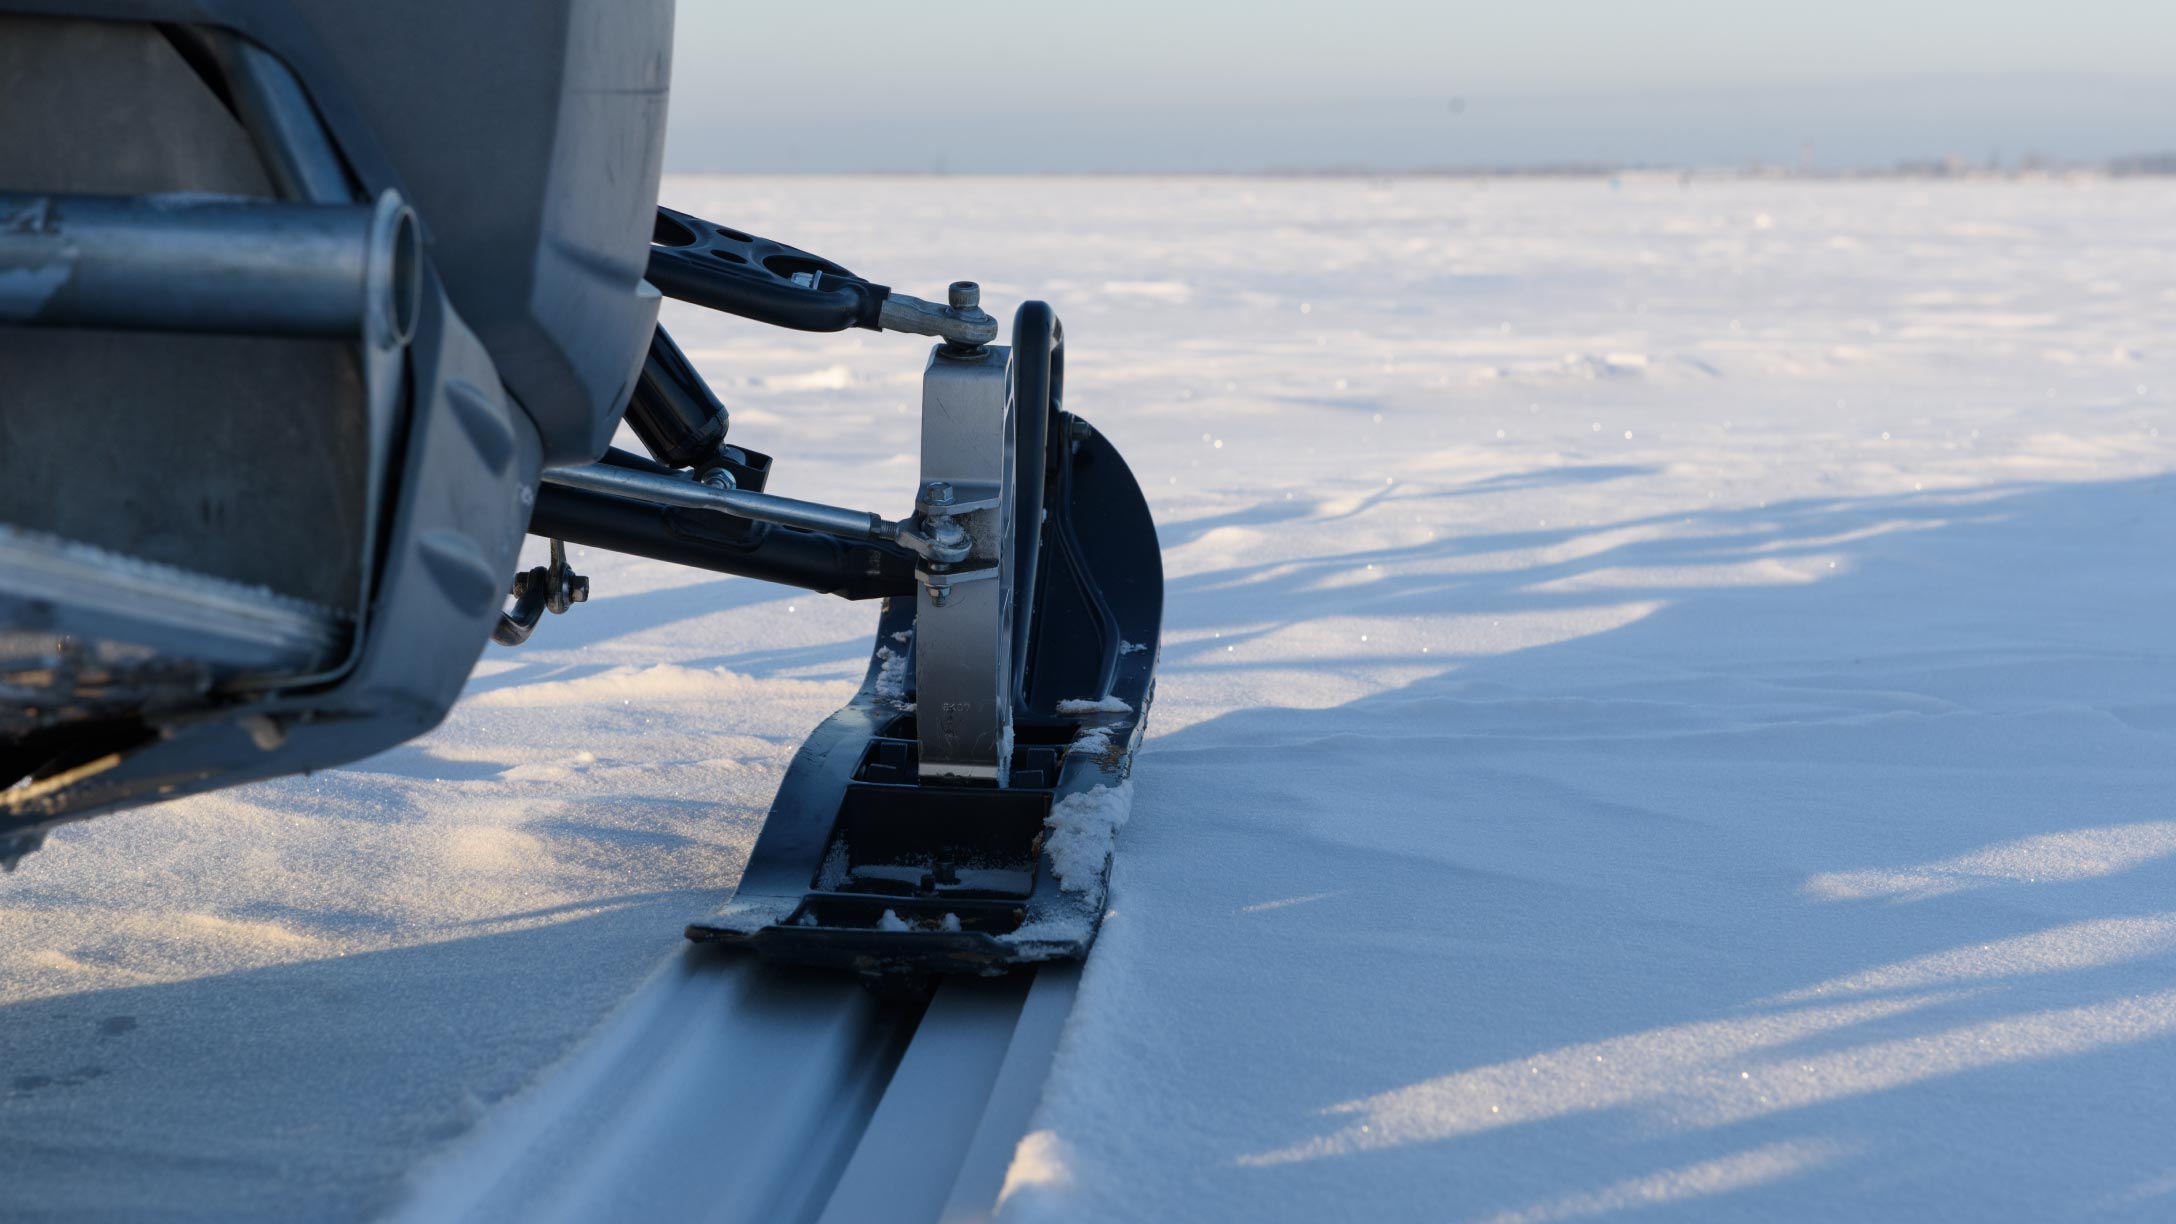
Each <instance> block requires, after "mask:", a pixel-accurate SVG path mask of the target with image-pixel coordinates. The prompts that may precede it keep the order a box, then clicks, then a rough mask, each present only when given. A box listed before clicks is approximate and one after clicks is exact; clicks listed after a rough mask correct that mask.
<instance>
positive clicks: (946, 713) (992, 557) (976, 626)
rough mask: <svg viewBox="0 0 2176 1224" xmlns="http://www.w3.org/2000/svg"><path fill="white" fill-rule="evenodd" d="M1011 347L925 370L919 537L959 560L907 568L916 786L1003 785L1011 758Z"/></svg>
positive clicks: (954, 355) (945, 350) (946, 357)
mask: <svg viewBox="0 0 2176 1224" xmlns="http://www.w3.org/2000/svg"><path fill="white" fill-rule="evenodd" d="M1010 354H1011V350H1010V349H1007V348H1005V347H1003V346H1001V345H986V346H982V347H979V348H972V349H969V348H964V347H962V346H958V345H950V344H940V345H937V346H935V347H934V348H933V349H932V350H931V352H930V355H929V364H928V366H927V367H926V368H925V369H924V370H923V373H922V467H921V474H922V478H921V492H920V494H919V496H918V497H917V498H916V501H915V511H916V515H917V520H918V522H919V524H920V534H921V535H923V536H924V537H925V538H929V539H932V540H941V539H946V538H948V537H950V538H952V539H957V538H958V536H959V535H960V534H962V533H964V535H965V541H964V542H965V546H966V557H965V558H964V559H962V560H958V561H942V560H936V559H933V558H930V557H925V558H924V559H923V561H922V563H921V564H920V565H919V566H918V567H917V568H916V570H915V578H916V580H917V583H918V585H919V588H920V589H919V592H918V593H917V595H916V597H915V599H916V603H915V615H914V638H915V649H914V659H915V663H914V685H915V692H916V698H915V706H916V715H917V719H916V725H917V727H918V728H919V734H918V738H919V739H920V758H919V759H920V765H919V776H920V777H921V780H922V781H924V782H956V783H981V784H984V785H988V784H992V783H994V784H996V785H998V786H1003V785H1005V783H1006V781H1007V778H1006V773H1007V768H1008V765H1009V763H1010V761H1011V759H1012V746H1013V735H1012V707H1013V678H1012V662H1013V589H1012V585H1013V572H1012V571H1013V567H1012V564H1011V562H1012V557H1011V552H1012V548H1013V514H1014V510H1013V501H1014V488H1013V480H1014V461H1013V447H1014V423H1013V418H1012V401H1011V396H1010V395H1009V394H1008V393H1007V388H1008V379H1007V370H1008V364H1009V361H1008V359H1009V357H1010Z"/></svg>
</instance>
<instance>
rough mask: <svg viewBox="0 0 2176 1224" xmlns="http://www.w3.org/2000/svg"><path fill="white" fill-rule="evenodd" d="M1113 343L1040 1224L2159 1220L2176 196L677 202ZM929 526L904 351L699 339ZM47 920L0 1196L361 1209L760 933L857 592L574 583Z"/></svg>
mask: <svg viewBox="0 0 2176 1224" xmlns="http://www.w3.org/2000/svg"><path fill="white" fill-rule="evenodd" d="M666 199H667V202H668V203H671V204H673V205H675V206H677V207H680V208H684V209H688V210H691V211H694V212H698V213H701V214H704V215H709V216H715V217H717V218H719V219H721V220H726V221H729V222H730V223H732V224H734V225H737V226H741V227H744V228H747V229H751V230H754V231H756V232H759V233H765V234H770V235H772V236H775V237H778V238H781V239H784V240H786V241H789V242H793V243H795V244H797V245H800V246H803V247H807V248H809V249H812V250H816V251H820V252H822V253H823V254H825V255H827V256H830V257H832V258H834V259H837V260H839V261H840V262H842V263H845V264H846V265H847V266H849V267H852V268H854V269H856V270H857V271H861V272H863V273H865V274H867V275H869V276H871V277H873V278H875V279H878V280H882V281H884V282H886V283H889V284H893V285H897V286H899V287H901V288H902V289H905V290H907V291H909V292H919V293H922V294H924V295H925V296H934V295H935V294H936V293H937V292H938V291H939V290H940V289H941V287H942V285H943V284H944V283H945V282H946V281H949V280H952V279H955V278H958V277H963V276H969V277H975V278H977V279H979V280H981V282H982V284H983V295H984V301H985V303H986V304H991V305H993V306H996V307H998V308H999V309H1000V310H1002V311H1004V312H1006V313H1009V310H1010V307H1011V305H1012V304H1013V303H1016V302H1018V301H1019V300H1021V299H1022V298H1024V297H1027V296H1031V295H1033V296H1041V297H1045V298H1048V299H1049V300H1051V301H1052V302H1053V303H1055V304H1056V305H1057V307H1058V308H1059V311H1060V313H1061V314H1062V315H1063V317H1064V318H1065V321H1066V328H1067V340H1068V364H1067V375H1068V381H1067V388H1066V390H1067V407H1069V408H1071V409H1073V410H1075V411H1077V412H1080V413H1082V414H1083V415H1085V416H1087V417H1089V418H1090V419H1092V420H1094V421H1095V422H1096V423H1097V424H1098V425H1099V426H1100V427H1101V428H1103V429H1104V430H1105V431H1106V432H1107V433H1109V434H1110V435H1111V436H1112V437H1113V439H1114V440H1115V441H1116V442H1117V444H1118V445H1119V447H1120V448H1121V449H1122V450H1123V451H1124V452H1125V454H1126V455H1127V457H1128V459H1129V461H1130V462H1131V463H1132V465H1133V467H1134V470H1135V472H1136V473H1137V474H1138V475H1139V476H1140V477H1141V480H1142V483H1143V485H1144V487H1145V488H1146V489H1147V491H1148V494H1149V497H1150V500H1151V502H1152V504H1153V507H1154V509H1155V511H1156V514H1157V517H1158V520H1159V522H1160V524H1161V525H1162V532H1163V542H1164V547H1165V556H1164V564H1165V570H1166V574H1167V578H1168V581H1169V603H1168V609H1167V616H1166V624H1165V636H1164V643H1163V668H1162V672H1161V678H1160V682H1159V699H1158V703H1157V705H1156V707H1155V709H1154V711H1153V712H1152V715H1151V719H1150V737H1149V740H1148V743H1147V745H1146V747H1145V748H1144V749H1143V750H1142V752H1141V754H1140V756H1139V758H1138V760H1137V762H1136V775H1135V784H1134V794H1133V803H1132V813H1131V820H1130V822H1129V823H1128V824H1127V825H1126V826H1125V828H1124V830H1123V832H1122V833H1121V835H1120V837H1119V854H1118V863H1117V866H1116V869H1115V873H1114V878H1113V886H1112V894H1111V909H1112V913H1111V915H1110V917H1109V918H1108V919H1107V921H1106V923H1105V926H1104V935H1103V939H1102V942H1101V943H1100V944H1099V945H1098V948H1097V952H1096V955H1095V958H1094V959H1093V961H1092V962H1091V963H1090V966H1089V968H1088V972H1087V974H1086V977H1085V980H1084V983H1083V986H1082V990H1081V994H1080V1000H1079V1005H1078V1007H1077V1009H1076V1011H1075V1013H1074V1017H1073V1019H1072V1021H1071V1024H1070V1027H1069V1029H1068V1032H1067V1036H1066V1039H1065V1043H1064V1046H1063V1048H1062V1049H1061V1051H1060V1054H1059V1057H1058V1061H1057V1065H1056V1067H1055V1070H1054V1072H1053V1075H1052V1079H1051V1083H1050V1088H1049V1092H1048V1094H1047V1096H1046V1098H1045V1100H1044V1103H1043V1106H1042V1109H1041V1110H1040V1112H1039V1114H1038V1116H1037V1118H1036V1122H1035V1133H1034V1134H1033V1135H1032V1136H1031V1137H1030V1139H1029V1140H1028V1142H1026V1143H1025V1144H1024V1145H1023V1147H1022V1150H1021V1157H1020V1159H1019V1160H1018V1161H1017V1162H1016V1164H1015V1167H1014V1169H1013V1173H1012V1176H1011V1177H1010V1178H1009V1179H1008V1188H1009V1189H1008V1194H1009V1198H1008V1201H1007V1204H1006V1210H1007V1212H1008V1213H1009V1214H1010V1215H1011V1216H1013V1217H1015V1218H1017V1219H1019V1220H1046V1219H1054V1220H1073V1219H1083V1220H1104V1219H1108V1220H1145V1219H1182V1218H1183V1219H1217V1220H1222V1219H1228V1220H1256V1219H1268V1218H1274V1219H1416V1220H1423V1219H1424V1220H1479V1221H1488V1220H1496V1221H1545V1220H1569V1219H1590V1218H1597V1217H1607V1216H1610V1215H1613V1214H1617V1213H1630V1212H1635V1211H1636V1212H1642V1213H1645V1215H1646V1216H1647V1217H1654V1216H1657V1215H1661V1216H1684V1217H1697V1218H1702V1219H1706V1218H1716V1217H1732V1216H1740V1217H1747V1218H1760V1219H1777V1218H1783V1219H1807V1220H1814V1219H1836V1218H1870V1217H1871V1218H1895V1219H1917V1218H1933V1217H1944V1216H1948V1217H1955V1218H1961V1219H1990V1218H2013V1219H2046V1218H2051V1217H2068V1216H2080V1215H2093V1216H2096V1217H2099V1216H2105V1217H2108V1218H2123V1217H2126V1216H2128V1217H2132V1218H2141V1219H2157V1218H2166V1217H2167V1216H2169V1215H2170V1214H2172V1213H2176V1149H2172V1148H2171V1146H2170V1144H2169V1141H2168V1136H2169V1135H2171V1134H2176V1092H2171V1091H2170V1085H2172V1084H2176V809H2172V807H2171V804H2172V803H2176V798H2172V796H2176V652H2172V648H2171V645H2170V630H2171V625H2172V623H2176V476H2171V474H2170V473H2171V472H2172V470H2176V410H2172V408H2171V403H2172V399H2176V394H2172V393H2176V288H2172V286H2176V186H2172V185H2169V184H2161V183H2125V184H2111V183H2097V182H2096V183H2081V184H2054V183H2022V184H1999V183H1969V184H1920V183H1878V184H1863V185H1854V184H1809V183H1795V182H1772V183H1723V182H1703V181H1696V182H1693V183H1691V184H1689V185H1682V184H1680V183H1679V182H1678V181H1676V180H1675V179H1656V180H1646V181H1643V180H1627V181H1625V182H1624V183H1622V184H1621V185H1619V186H1615V187H1613V186H1612V185H1611V184H1610V183H1608V182H1606V181H1602V180H1579V181H1560V182H1531V183H1529V182H1517V183H1514V182H1485V183H1472V182H1439V181H1424V180H1410V181H1395V182H1368V181H1360V180H1350V181H1346V180H1339V181H1322V180H1305V179H1293V180H1236V179H1221V180H1181V181H1166V180H1156V179H1113V180H1096V179H1075V180H1048V181H1017V180H1016V181H1004V180H975V179H923V180H916V179H896V178H893V179H872V180H836V179H833V180H822V179H818V180H757V181H746V180H728V179H708V178H702V179H696V178H690V179H676V180H671V181H669V182H668V184H667V189H666ZM666 319H667V322H668V324H669V325H670V326H672V327H673V329H674V333H675V335H676V337H677V338H678V339H679V341H680V343H681V345H682V346H683V347H684V348H685V349H686V350H687V351H688V352H689V354H690V356H691V357H693V358H694V360H695V361H696V363H697V364H698V365H699V366H700V367H701V368H702V369H703V371H704V372H705V374H706V375H708V376H709V377H710V378H711V379H712V380H713V383H714V385H715V386H716V388H717V390H718V391H719V393H720V395H721V397H722V398H723V399H724V400H725V401H726V402H727V403H728V404H729V405H730V406H731V407H732V408H733V410H734V425H733V436H734V438H735V439H736V440H737V441H741V442H743V443H745V444H747V445H750V446H754V447H756V448H758V449H762V450H766V451H770V452H772V453H774V454H776V455H777V456H778V457H779V460H778V473H779V474H778V476H777V478H776V480H775V481H774V484H773V488H774V489H776V490H777V491H779V492H783V493H787V494H791V495H794V496H800V497H809V498H816V499H823V500H836V501H840V502H846V503H850V504H855V505H865V506H868V507H870V508H873V509H878V510H882V511H885V512H887V513H889V514H896V513H899V512H902V511H904V510H905V509H906V507H907V504H908V501H909V497H910V490H911V486H912V480H913V476H914V460H913V454H914V450H915V445H916V432H915V431H916V420H915V416H914V405H915V404H916V403H917V400H918V390H917V385H916V383H917V378H918V373H919V368H920V363H921V353H922V345H921V344H920V343H919V342H917V341H914V340H911V339H906V338H898V337H888V336H876V335H871V334H866V333H854V334H852V335H849V336H835V337H823V336H806V335H800V334H791V333H784V332H773V331H766V330H763V329H760V328H757V327H755V326H753V325H748V324H743V323H740V322H738V321H734V320H729V319H723V318H711V317H703V316H702V315H700V313H699V312H696V311H693V310H691V309H688V308H684V307H679V306H670V305H669V306H668V308H667V314H666ZM573 553H574V560H575V563H576V565H577V567H578V568H580V569H582V570H583V572H585V573H588V574H591V575H592V577H593V583H594V590H595V597H594V598H593V601H592V602H590V603H589V604H586V605H583V606H580V607H577V608H576V609H575V610H574V611H573V613H572V614H570V615H568V616H565V617H559V618H551V619H549V620H547V622H546V623H545V624H544V625H543V626H542V627H541V628H540V629H539V630H538V631H537V634H536V637H535V638H534V639H533V640H532V641H531V643H530V644H529V645H528V646H525V647H522V648H520V649H518V650H500V649H497V648H493V649H492V650H490V651H489V652H487V654H486V656H485V660H484V662H483V664H482V665H481V666H480V667H479V669H478V671H477V674H476V676H475V678H474V679H473V680H472V682H471V684H470V689H469V691H470V696H469V698H468V700H467V701H465V702H464V703H463V705H462V706H461V707H460V708H458V709H457V710H456V711H455V712H454V714H453V716H452V717H451V719H449V721H448V722H447V724H446V725H445V726H444V727H443V728H441V729H440V730H439V731H438V732H436V733H434V734H433V735H431V736H429V737H427V738H425V739H424V740H421V741H419V742H417V743H415V744H412V745H408V746H406V747H403V748H401V749H398V750H396V751H394V752H391V753H388V754H386V755H385V756H382V757H379V758H377V759H375V760H372V761H368V762H364V763H362V764H359V765H357V766H355V767H352V768H350V769H346V770H339V771H334V772H330V773H325V774H320V775H317V776H315V777H310V778H297V779H290V780H286V781H280V782H274V783H270V784H266V785H261V786H254V787H249V788H246V789H243V790H240V791H235V792H230V793H227V794H223V795H213V796H207V797H203V798H197V799H190V800H186V801H182V802H178V803H174V804H170V805H167V806H165V807H163V808H157V809H152V810H149V811H144V812H139V813H133V814H127V815H121V816H116V817H113V818H110V819H105V820H101V821H98V822H95V823H92V824H89V825H86V826H82V827H79V828H75V829H72V830H69V831H67V832H65V833H62V834H61V835H59V836H57V837H56V838H55V839H54V841H53V844H52V846H51V847H49V848H48V849H47V850H46V851H44V852H42V853H41V854H39V855H36V856H33V857H32V858H31V859H29V860H27V861H26V862H25V864H24V865H23V867H22V869H21V870H20V871H19V872H18V873H17V874H16V875H14V876H13V877H10V878H8V879H6V880H5V881H0V906H4V907H5V909H6V914H5V916H4V918H0V992H4V996H0V1023H4V1024H5V1025H6V1031H7V1033H8V1037H7V1040H6V1042H5V1043H4V1049H5V1051H6V1053H5V1059H6V1062H5V1067H4V1075H5V1078H4V1079H0V1175H4V1180H5V1183H6V1186H7V1189H6V1190H5V1192H4V1194H0V1202H5V1203H7V1204H8V1205H10V1206H11V1207H24V1208H29V1209H36V1210H52V1211H55V1212H58V1213H61V1214H67V1213H69V1212H75V1213H86V1214H88V1213H100V1212H105V1213H112V1212H122V1211H142V1212H151V1211H166V1210H173V1209H177V1208H180V1209H183V1210H188V1209H195V1210H196V1211H198V1212H200V1213H201V1214H204V1215H206V1216H216V1217H220V1218H243V1217H251V1216H256V1217H266V1218H301V1217H308V1218H341V1217H350V1218H352V1217H356V1216H361V1215H367V1214H369V1213H371V1212H373V1211H375V1210H377V1209H379V1208H381V1207H383V1206H385V1205H386V1204H387V1203H389V1202H390V1201H392V1199H393V1198H394V1197H395V1196H396V1195H397V1194H398V1193H399V1191H400V1186H401V1179H402V1177H403V1175H404V1173H405V1171H406V1170H407V1169H409V1168H411V1167H412V1166H413V1165H414V1164H415V1163H416V1162H417V1161H418V1160H419V1159H420V1158H421V1157H422V1156H423V1155H424V1154H426V1153H428V1152H429V1151H432V1150H434V1149H436V1148H438V1147H440V1146H442V1145H443V1144H444V1143H445V1142H446V1141H447V1140H449V1139H450V1138H452V1137H454V1136H457V1135H459V1134H460V1133H462V1132H463V1131H464V1130H465V1129H466V1128H468V1127H469V1126H470V1125H472V1123H473V1122H474V1120H475V1119H476V1118H477V1117H478V1116H480V1115H481V1113H482V1112H483V1111H484V1110H486V1109H488V1108H489V1107H490V1106H491V1104H493V1103H494V1102H496V1101H498V1100H500V1099H502V1098H504V1097H506V1096H507V1095H508V1094H509V1093H511V1092H513V1091H514V1090H516V1089H517V1088H519V1087H520V1086H521V1085H523V1084H524V1083H526V1082H528V1081H529V1080H531V1079H532V1078H533V1077H534V1075H535V1074H536V1072H537V1071H538V1069H539V1068H541V1067H543V1066H545V1065H547V1064H548V1063H549V1062H551V1061H552V1060H553V1059H555V1058H558V1057H560V1056H562V1055H563V1054H564V1053H565V1052H566V1051H567V1050H568V1049H569V1048H570V1047H571V1045H572V1043H574V1042H575V1041H577V1040H578V1039H579V1038H580V1037H581V1035H582V1034H583V1033H584V1032H586V1031H587V1030H588V1029H589V1028H590V1027H591V1026H592V1025H593V1024H594V1023H595V1022H596V1021H597V1020H598V1019H599V1018H600V1017H601V1016H602V1015H603V1014H604V1013H605V1012H606V1011H607V1010H608V1009H609V1008H610V1007H611V1005H612V1004H613V1002H614V1001H615V1000H616V999H618V998H620V997H622V996H623V995H624V994H625V993H626V992H627V991H628V990H629V989H631V988H632V987H633V985H634V984H635V983H636V982H637V981H639V980H640V979H641V978H642V977H643V976H644V975H645V974H646V973H647V972H649V971H650V970H652V969H653V968H654V967H655V966H656V965H657V964H659V963H660V962H661V960H663V958H666V957H668V956H671V955H674V954H675V953H676V952H677V950H678V949H677V942H678V938H679V936H678V929H679V925H680V923H681V922H682V921H683V920H684V919H686V918H688V917H690V916H692V915H695V914H699V913H702V912H706V911H708V910H710V909H714V908H715V907H716V906H717V905H718V904H719V902H720V901H721V900H722V898H723V897H724V896H725V894H726V891H727V890H728V889H729V887H730V885H731V883H732V879H733V875H734V872H735V871H736V870H737V869H738V867H739V864H740V862H741V859H742V857H743V856H744V854H745V853H746V849H747V846H748V844H749V842H750V840H751V838H752V837H753V834H754V830H755V828H756V826H757V824H758V822H759V821H760V818H761V815H762V812H763V810H764V808H765V807H766V805H767V804H768V801H769V798H770V795H771V792H772V789H773V788H774V787H775V785H776V783H777V779H778V776H779V774H780V772H781V770H782V769H783V768H784V765H785V762H786V760H787V759H788V757H789V756H790V754H791V752H792V749H793V747H794V745H795V744H796V743H797V742H798V741H799V739H800V737H801V736H802V735H804V734H805V733H806V732H807V730H808V729H809V728H810V727H812V726H814V724H815V723H816V722H817V721H819V720H820V719H821V718H822V717H823V715H824V714H826V713H827V712H828V711H829V710H830V709H832V708H833V707H835V706H836V705H838V704H839V703H840V702H842V701H843V700H844V699H845V697H846V696H847V694H848V693H849V692H850V691H851V690H852V688H853V686H854V684H855V683H857V682H858V680H859V678H860V676H861V674H862V671H863V669H864V667H865V666H866V664H867V660H868V654H869V649H870V646H871V645H872V642H871V635H872V633H873V631H874V624H875V621H874V609H873V608H871V607H868V606H862V605H849V604H844V603H840V602H838V601H834V600H828V599H824V598H820V597H816V596H810V595H803V594H799V593H796V592H788V591H785V590H782V589H779V588H770V587H764V586H761V585H759V584H756V583H752V582H746V581H741V580H737V579H726V578H721V577H718V576H715V575H707V574H700V573H695V572H689V571H680V570H676V569H674V568H672V567H669V566H665V565H662V564H657V563H652V562H646V561H624V560H619V559H615V558H612V557H609V556H604V555H600V554H596V553H587V552H585V550H581V549H575V550H573Z"/></svg>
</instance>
